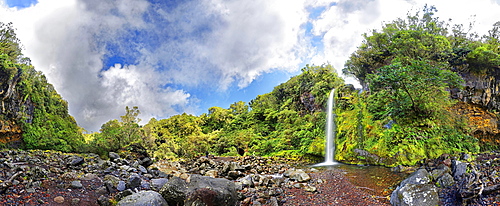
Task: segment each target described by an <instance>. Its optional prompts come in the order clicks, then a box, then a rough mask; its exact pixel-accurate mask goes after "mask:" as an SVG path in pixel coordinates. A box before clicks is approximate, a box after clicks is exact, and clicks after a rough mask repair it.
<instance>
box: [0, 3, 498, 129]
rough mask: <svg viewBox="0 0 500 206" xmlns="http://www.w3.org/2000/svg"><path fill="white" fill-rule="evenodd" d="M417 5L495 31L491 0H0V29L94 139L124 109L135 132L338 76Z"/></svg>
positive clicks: (495, 7)
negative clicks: (318, 69)
mask: <svg viewBox="0 0 500 206" xmlns="http://www.w3.org/2000/svg"><path fill="white" fill-rule="evenodd" d="M425 4H428V5H435V6H436V8H437V9H438V12H437V14H436V15H437V16H439V17H440V19H442V20H447V19H450V18H451V19H452V22H453V23H454V24H464V25H469V23H470V22H474V25H475V26H474V29H475V31H476V32H477V33H479V34H486V33H487V31H488V30H489V29H491V28H492V25H493V24H494V23H495V22H497V21H500V12H498V11H500V0H475V1H474V3H472V1H469V0H435V1H429V0H428V1H425V0H339V1H329V0H272V1H269V0H253V1H248V0H185V1H172V0H0V21H1V22H5V23H6V22H13V25H14V27H15V28H16V32H17V35H18V38H19V39H20V40H21V42H22V43H23V48H24V50H23V53H24V55H25V56H26V57H29V58H30V59H31V61H32V64H33V65H34V66H35V69H37V70H39V71H42V72H43V73H44V74H45V75H46V76H47V78H48V80H49V82H50V83H52V84H53V85H54V87H55V88H56V90H57V91H58V92H59V93H60V94H61V96H62V97H63V98H64V99H65V100H66V101H68V103H69V112H70V114H71V115H72V116H74V117H75V119H76V120H77V122H78V124H79V125H80V126H81V127H83V128H85V129H86V130H88V131H98V130H99V129H100V126H101V125H102V124H103V123H105V122H107V121H109V120H111V119H119V118H120V116H121V115H123V114H124V113H125V107H126V106H138V107H139V110H140V111H141V115H140V118H141V119H142V123H143V124H144V123H147V122H148V121H149V119H150V118H152V117H154V118H157V119H162V118H168V117H170V116H172V115H176V114H182V113H188V114H193V115H200V114H202V113H207V112H208V108H210V107H213V106H218V107H222V108H228V107H229V105H230V104H232V103H234V102H237V101H244V102H249V101H250V100H252V99H254V98H255V97H256V96H257V95H260V94H265V93H268V92H270V91H272V89H273V88H274V87H275V86H277V85H279V84H280V83H283V82H286V81H287V80H288V79H289V78H290V77H292V76H295V75H298V74H300V69H301V68H303V67H304V66H305V65H306V64H310V65H322V64H332V65H333V66H334V67H335V68H336V69H337V71H338V73H339V74H341V73H342V72H341V70H342V69H343V67H344V63H345V61H346V60H347V59H348V57H349V55H350V54H351V53H353V52H354V51H355V50H356V48H357V47H358V46H360V45H361V43H362V40H363V38H362V34H363V33H367V32H370V31H371V30H373V29H380V28H381V26H382V25H383V23H384V22H390V21H392V20H394V19H396V18H404V17H406V14H407V13H408V12H410V13H414V12H416V11H418V10H421V9H422V8H423V6H424V5H425ZM345 80H346V83H350V84H354V85H356V86H357V85H358V83H357V82H356V81H355V79H353V78H345Z"/></svg>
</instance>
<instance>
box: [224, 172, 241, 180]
mask: <svg viewBox="0 0 500 206" xmlns="http://www.w3.org/2000/svg"><path fill="white" fill-rule="evenodd" d="M242 174H243V173H242V172H240V171H229V172H228V173H227V177H228V179H230V180H236V179H238V177H240V176H241V175H242Z"/></svg>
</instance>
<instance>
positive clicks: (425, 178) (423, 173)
mask: <svg viewBox="0 0 500 206" xmlns="http://www.w3.org/2000/svg"><path fill="white" fill-rule="evenodd" d="M430 177H431V175H430V174H429V172H427V170H425V169H419V170H417V171H415V172H413V173H411V175H410V176H408V178H406V179H405V180H403V181H401V184H400V185H401V186H404V185H406V184H427V183H429V182H431V178H430Z"/></svg>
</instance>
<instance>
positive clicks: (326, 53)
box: [311, 0, 500, 85]
mask: <svg viewBox="0 0 500 206" xmlns="http://www.w3.org/2000/svg"><path fill="white" fill-rule="evenodd" d="M426 4H427V5H435V6H436V7H437V9H438V12H437V13H436V15H437V16H438V17H440V18H441V20H448V19H450V18H451V19H452V20H453V23H454V24H464V25H465V26H468V24H469V22H474V21H475V22H476V25H475V31H477V32H478V33H479V34H485V33H486V32H487V31H488V30H489V29H491V28H492V25H493V23H494V22H496V21H499V20H500V13H498V11H499V10H500V7H499V5H498V4H495V2H494V1H491V0H479V1H475V2H474V4H472V3H470V1H466V0H443V1H432V2H430V1H424V0H411V1H409V0H370V1H365V0H354V1H352V0H340V1H338V2H337V3H336V4H333V5H330V6H328V8H327V9H325V11H324V12H323V13H322V14H321V15H320V17H318V18H317V19H314V20H311V21H312V24H313V30H312V32H313V35H315V36H320V37H321V39H322V42H323V46H324V49H323V51H322V52H320V53H319V54H317V55H316V56H314V57H313V58H312V60H311V61H312V62H313V63H316V64H321V63H323V62H330V63H331V64H332V65H334V67H335V68H336V69H337V70H338V72H339V73H341V69H342V68H343V67H344V63H345V61H346V60H347V59H348V57H349V56H350V54H352V53H353V52H354V51H355V50H356V49H357V47H358V46H360V45H361V42H362V40H363V38H362V34H363V33H369V32H370V31H371V30H373V29H380V28H381V26H382V24H383V23H384V22H386V23H387V22H390V21H392V20H395V19H397V18H405V17H406V15H407V13H408V12H410V13H414V12H416V11H419V10H421V9H422V8H423V6H424V5H426ZM320 5H326V4H325V3H323V4H320ZM347 82H348V83H353V84H355V85H359V84H358V83H357V82H356V81H355V80H354V79H351V78H347Z"/></svg>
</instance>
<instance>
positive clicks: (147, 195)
mask: <svg viewBox="0 0 500 206" xmlns="http://www.w3.org/2000/svg"><path fill="white" fill-rule="evenodd" d="M117 206H168V203H167V201H165V199H164V198H163V197H162V196H161V195H160V194H159V193H157V192H155V191H150V190H148V191H140V192H138V193H134V194H132V195H129V196H127V197H125V198H124V199H122V200H120V201H119V202H118V204H117Z"/></svg>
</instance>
